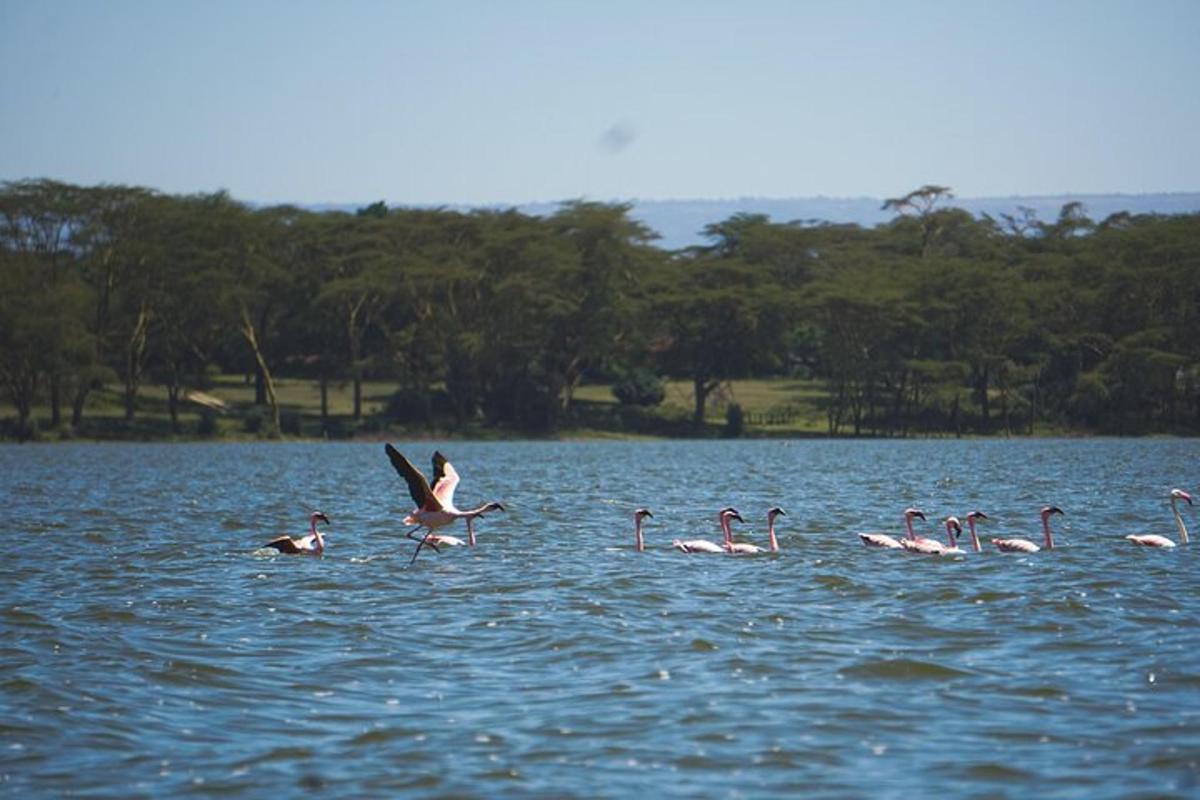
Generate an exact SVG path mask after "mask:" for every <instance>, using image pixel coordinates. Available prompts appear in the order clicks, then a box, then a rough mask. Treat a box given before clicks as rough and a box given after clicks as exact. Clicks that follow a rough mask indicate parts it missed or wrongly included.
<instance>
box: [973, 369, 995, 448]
mask: <svg viewBox="0 0 1200 800" xmlns="http://www.w3.org/2000/svg"><path fill="white" fill-rule="evenodd" d="M976 390H977V391H978V392H979V414H980V416H981V417H982V420H981V421H980V424H981V425H982V427H983V433H988V432H990V431H991V428H992V421H991V408H992V407H991V400H990V399H989V398H988V369H987V367H984V368H983V370H982V371H981V372H980V373H979V381H978V384H977V387H976Z"/></svg>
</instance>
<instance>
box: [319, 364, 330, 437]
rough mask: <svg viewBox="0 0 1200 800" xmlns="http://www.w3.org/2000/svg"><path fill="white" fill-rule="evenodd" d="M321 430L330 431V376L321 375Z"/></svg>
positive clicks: (323, 431)
mask: <svg viewBox="0 0 1200 800" xmlns="http://www.w3.org/2000/svg"><path fill="white" fill-rule="evenodd" d="M321 432H322V433H328V432H329V378H327V377H325V376H324V375H322V376H321Z"/></svg>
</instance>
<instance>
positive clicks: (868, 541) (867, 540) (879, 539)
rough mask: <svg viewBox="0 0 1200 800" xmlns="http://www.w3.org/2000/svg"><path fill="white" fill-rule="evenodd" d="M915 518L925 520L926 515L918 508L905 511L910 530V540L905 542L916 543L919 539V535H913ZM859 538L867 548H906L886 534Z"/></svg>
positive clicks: (905, 523) (869, 534) (866, 535)
mask: <svg viewBox="0 0 1200 800" xmlns="http://www.w3.org/2000/svg"><path fill="white" fill-rule="evenodd" d="M913 517H920V518H921V519H925V513H924V512H922V511H921V510H919V509H916V508H906V509H904V526H905V528H906V529H907V530H908V538H907V539H906V540H905V541H914V540H916V539H917V535H916V534H915V533H913V526H912V521H913ZM858 538H859V540H861V541H862V543H863V544H864V545H865V546H867V547H883V548H887V549H889V550H900V549H902V548H904V546H905V545H904V544H902V543H901V542H900V541H899V540H897V539H895V538H893V537H891V536H888V535H887V534H884V533H860V534H859V535H858Z"/></svg>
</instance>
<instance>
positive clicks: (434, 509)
mask: <svg viewBox="0 0 1200 800" xmlns="http://www.w3.org/2000/svg"><path fill="white" fill-rule="evenodd" d="M383 449H384V451H385V452H386V453H387V455H388V458H389V459H391V462H392V466H393V467H395V468H396V472H398V473H400V477H402V478H404V481H405V483H407V484H408V493H409V494H410V495H412V499H413V502H414V503H416V504H417V507H416V508H414V509H413V510H412V512H411V513H409V515H408V516H406V517H405V518H404V524H405V525H416V527H415V528H413V529H412V530H410V531H409V532H408V533H406V534H405V536H407V537H408V538H409V539H415V538H416V537H415V536H414V534H415V533H416V532H417V531H419V530H421V528H425V529H427V533H426V534H425V535H424V536H423V537H421V539H420V540H419V541H418V542H417V549H416V550H415V551H414V552H413V557H412V561H416V560H417V556H418V555H419V554H420V552H421V548H422V547H424V546H425V545H429V546H430V547H432V548H433V549H434V551H435V552H441V551H440V550H439V549H438V548H439V547H441V546H447V547H458V546H461V545H462V544H463V541H462V539H459V538H458V537H457V536H445V535H442V534H438V533H436V530H437V529H438V528H442V527H445V526H446V525H449V524H450V523H452V522H454V520H456V519H465V520H467V536H468V543H469V544H471V545H474V544H475V529H474V527H473V526H472V524H471V523H472V521H473V520H474V519H475V518H476V517H481V516H483V515H484V514H486V513H487V512H489V511H504V506H502V505H501V504H500V503H496V502H490V503H484V504H483V505H481V506H479V507H478V508H472V509H469V510H466V511H461V510H459V509H458V508H455V506H454V489H455V488H456V487H457V486H458V472H457V471H456V470H455V469H454V467H453V466H452V465H451V464H450V462H449V461H447V460H446V457H445V456H443V455H442V454H441V453H438V452H435V453H434V454H433V487H432V488H430V486H429V481H428V480H426V479H425V476H424V475H422V474H421V471H420V470H419V469H417V468H416V467H414V466H413V465H412V464H411V463H410V462H409V460H408V459H407V458H405V457H404V456H402V455H401V454H400V451H398V450H397V449H396V448H394V447H392V446H391V445H390V444H387V445H384V448H383ZM412 561H410V562H409V563H410V564H411V563H412Z"/></svg>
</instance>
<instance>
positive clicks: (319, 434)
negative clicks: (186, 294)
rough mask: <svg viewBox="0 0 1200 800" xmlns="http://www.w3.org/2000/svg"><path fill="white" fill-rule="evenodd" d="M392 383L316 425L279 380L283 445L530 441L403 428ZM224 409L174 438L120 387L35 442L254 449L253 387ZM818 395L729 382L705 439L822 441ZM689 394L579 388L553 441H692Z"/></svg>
mask: <svg viewBox="0 0 1200 800" xmlns="http://www.w3.org/2000/svg"><path fill="white" fill-rule="evenodd" d="M398 388H399V387H398V384H396V383H394V382H389V381H368V382H367V383H365V384H364V386H363V413H362V418H361V419H359V420H355V419H354V418H353V413H352V412H353V403H354V398H353V389H352V386H351V385H350V384H349V383H346V384H331V385H330V387H329V394H328V408H329V414H328V417H327V420H326V422H325V424H322V420H321V395H320V387H319V385H318V384H317V383H316V382H315V381H311V380H299V379H289V378H282V379H279V380H278V381H277V382H276V392H277V395H278V398H279V405H280V415H281V418H282V422H283V428H284V433H285V436H286V437H288V438H332V439H349V438H379V437H383V436H395V437H397V438H401V437H403V438H435V437H436V438H472V439H496V438H518V437H524V436H527V435H528V434H526V433H523V432H521V431H514V430H511V429H507V428H500V427H490V426H486V425H484V424H483V423H482V422H477V423H470V424H468V425H467V426H465V427H456V426H454V425H453V422H452V420H451V419H450V418H449V417H443V416H441V415H439V414H437V413H436V411H437V410H436V409H435V416H434V420H433V422H432V424H424V423H416V422H405V421H403V420H397V419H394V418H389V416H388V415H387V413H386V409H387V407H388V401H389V399H390V398H391V397H392V395H393V393H394V392H395V391H396V390H397V389H398ZM204 396H206V397H207V398H212V400H214V401H216V403H218V404H220V406H221V408H217V409H214V408H210V407H208V406H205V405H202V404H200V403H198V402H191V401H189V402H183V403H181V404H180V412H179V424H178V432H175V431H173V430H172V427H171V420H170V416H169V414H168V409H167V393H166V389H165V387H163V386H157V385H146V386H144V387H143V388H142V390H141V391H140V392H139V402H138V410H137V413H136V415H135V417H134V419H133V420H132V421H127V420H126V419H125V409H124V404H123V401H122V397H121V393H120V390H119V387H109V388H106V389H101V390H97V391H95V392H92V394H91V395H90V396H89V398H88V403H87V406H86V408H85V411H84V418H83V423H82V424H81V425H80V426H79V427H78V429H75V430H72V429H71V428H70V424H69V421H70V419H69V418H70V408H69V407H64V408H63V410H62V413H63V415H64V421H63V424H62V425H60V426H59V427H58V428H53V427H52V426H51V425H50V408H49V407H48V406H46V405H41V406H38V407H36V408H35V409H34V415H33V416H34V420H35V422H36V426H37V428H36V429H37V437H36V438H38V439H42V440H51V441H53V440H58V439H96V440H134V441H154V440H173V439H179V440H190V439H254V438H258V437H259V436H261V435H263V433H264V432H265V431H266V429H267V427H268V422H267V421H268V410H267V409H266V408H264V407H261V406H256V405H254V384H253V383H252V382H248V381H247V380H246V379H245V378H244V377H243V376H234V375H224V376H219V377H217V378H215V379H214V380H213V382H212V384H211V385H210V386H209V387H207V388H206V389H205V390H204ZM824 398H825V390H824V387H823V385H822V384H821V383H820V382H817V381H797V380H788V379H778V380H744V381H733V382H731V383H729V384H727V385H726V386H725V387H723V388H722V389H720V390H718V391H717V392H715V393H714V395H713V397H711V398H710V402H709V412H708V425H707V428H706V430H705V432H704V434H705V435H712V436H719V435H722V434H723V433H725V432H726V425H727V420H726V412H727V409H728V408H729V406H730V405H731V404H737V405H738V406H739V407H740V408H741V411H742V427H741V435H743V436H814V435H823V434H825V433H826V432H827V427H826V420H825V412H824V410H823V407H822V405H821V404H822V402H823V400H824ZM692 407H693V401H692V388H691V384H690V383H687V382H681V381H668V382H667V383H666V398H665V399H664V401H663V402H662V404H661V405H659V406H656V407H653V408H629V407H622V406H620V405H619V404H618V403H617V401H616V400H615V398H614V397H613V395H612V392H611V390H610V387H609V386H608V385H601V384H595V385H585V386H582V387H580V388H579V389H578V390H577V392H576V394H575V398H574V406H573V409H572V411H571V413H570V414H569V415H568V416H567V417H566V418H565V419H564V420H563V423H562V425H561V426H560V429H559V431H558V432H557V434H556V435H559V436H563V437H570V438H575V437H580V438H612V437H635V436H650V437H664V436H691V435H694V431H693V428H692V422H691V414H692ZM0 418H3V419H4V420H5V423H6V430H9V431H12V430H13V429H15V419H16V411H15V409H14V408H13V407H12V406H11V405H8V404H7V403H0Z"/></svg>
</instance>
